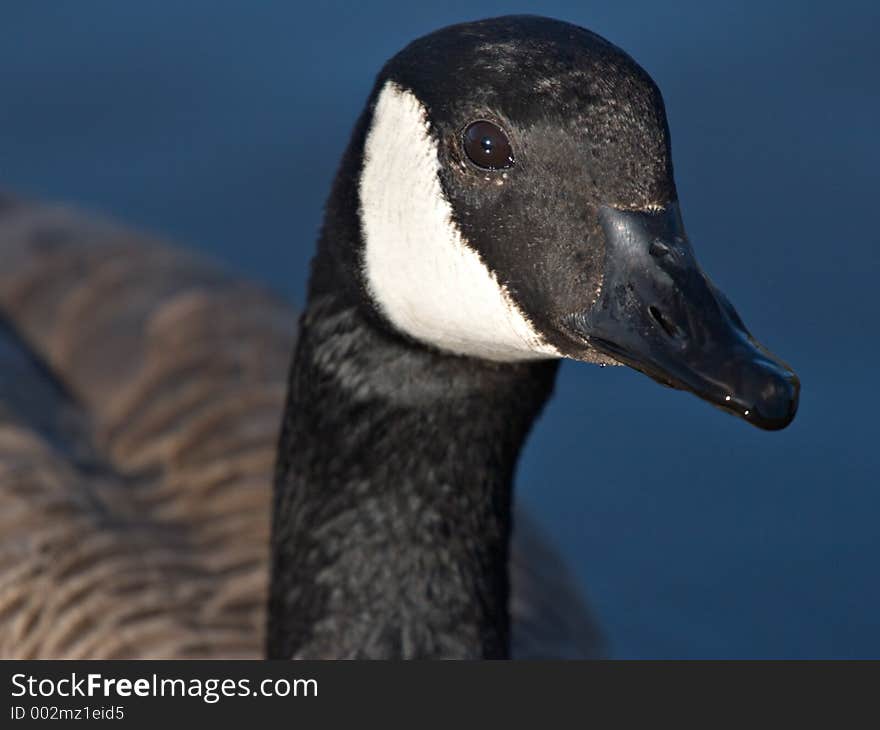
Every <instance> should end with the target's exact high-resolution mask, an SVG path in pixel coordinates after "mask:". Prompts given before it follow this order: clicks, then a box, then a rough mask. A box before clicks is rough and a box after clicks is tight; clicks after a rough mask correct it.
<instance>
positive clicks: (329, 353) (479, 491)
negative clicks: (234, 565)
mask: <svg viewBox="0 0 880 730" xmlns="http://www.w3.org/2000/svg"><path fill="white" fill-rule="evenodd" d="M313 295H314V290H313ZM341 298H342V297H334V296H331V295H326V294H325V295H321V296H317V297H316V296H312V299H311V302H310V304H309V307H308V309H307V311H306V313H305V314H304V316H303V321H302V327H301V330H300V339H299V342H298V345H297V350H296V354H295V357H294V363H293V368H292V371H291V378H290V391H289V396H288V403H287V408H286V412H285V418H284V425H283V432H282V437H281V443H280V450H279V462H278V469H277V473H276V483H275V504H274V508H275V511H274V530H273V566H272V586H271V599H270V609H269V632H268V652H269V656H270V658H290V657H308V658H320V657H325V658H330V657H360V658H367V657H374V658H428V657H462V658H464V657H470V658H477V657H487V658H488V657H496V658H501V657H506V656H507V655H508V651H509V619H508V611H507V603H508V592H509V591H508V574H507V562H508V542H509V534H510V519H511V517H510V513H511V481H512V476H513V471H514V467H515V464H516V460H517V456H518V454H519V451H520V448H521V447H522V444H523V441H524V439H525V437H526V435H527V433H528V430H529V427H530V426H531V424H532V422H533V421H534V419H535V417H536V416H537V414H538V412H539V411H540V409H541V407H542V406H543V404H544V402H545V401H546V399H547V398H548V397H549V395H550V392H551V390H552V387H553V381H554V378H555V373H556V363H555V362H541V363H537V364H535V363H532V364H515V365H494V364H489V363H481V362H478V361H474V360H468V359H464V358H457V357H450V356H445V355H441V354H439V353H436V352H432V351H430V350H428V349H427V348H423V347H421V346H419V345H416V344H413V343H407V342H405V341H403V340H402V339H400V338H398V337H397V336H396V335H394V334H391V333H389V332H387V331H384V330H383V329H382V328H381V327H377V326H376V325H375V323H373V322H372V321H370V318H369V317H364V316H363V315H362V314H360V308H359V307H358V306H357V305H356V304H344V303H342V302H341V301H340V299H341Z"/></svg>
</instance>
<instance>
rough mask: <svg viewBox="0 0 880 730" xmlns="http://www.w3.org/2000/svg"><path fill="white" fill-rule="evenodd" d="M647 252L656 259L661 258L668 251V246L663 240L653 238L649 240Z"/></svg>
mask: <svg viewBox="0 0 880 730" xmlns="http://www.w3.org/2000/svg"><path fill="white" fill-rule="evenodd" d="M648 253H649V254H651V256H653V257H654V258H656V259H659V258H663V257H664V256H666V254H668V253H669V246H667V245H666V244H665V243H663V241H661V240H659V239H655V240H653V241H651V247H650V248H649V249H648Z"/></svg>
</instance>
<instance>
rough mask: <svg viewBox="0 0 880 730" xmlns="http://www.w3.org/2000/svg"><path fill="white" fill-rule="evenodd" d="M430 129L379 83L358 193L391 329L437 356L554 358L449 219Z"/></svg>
mask: <svg viewBox="0 0 880 730" xmlns="http://www.w3.org/2000/svg"><path fill="white" fill-rule="evenodd" d="M429 128H430V122H429V121H428V118H427V114H426V111H425V108H424V107H423V106H422V104H421V103H420V102H419V100H418V99H417V98H416V97H415V96H414V95H413V94H412V93H411V92H409V91H407V90H405V89H402V88H400V87H399V86H397V85H396V84H394V83H393V82H391V81H389V82H388V83H386V84H385V86H384V88H383V89H382V91H381V92H380V94H379V98H378V100H377V102H376V109H375V112H374V114H373V121H372V125H371V127H370V131H369V134H368V135H367V140H366V146H365V151H364V166H363V170H362V173H361V179H360V189H359V192H360V215H361V228H362V234H363V237H364V261H363V266H364V272H365V274H366V281H367V286H368V289H369V292H370V295H371V296H372V297H373V299H374V301H375V302H376V303H377V304H378V305H379V307H380V309H381V310H382V312H383V313H384V314H385V316H386V317H387V318H388V319H389V320H390V321H391V322H392V323H393V324H394V325H395V326H396V327H397V328H398V329H400V330H401V331H402V332H405V333H406V334H408V335H410V336H411V337H414V338H416V339H418V340H421V341H422V342H426V343H429V344H431V345H434V346H435V347H439V348H441V349H443V350H447V351H450V352H454V353H456V354H459V355H470V356H472V357H480V358H484V359H488V360H496V361H515V360H530V359H539V358H550V357H559V356H560V353H559V352H558V351H557V350H556V348H554V347H552V346H551V345H549V344H548V343H547V342H545V340H544V338H543V337H542V336H541V335H540V334H539V333H538V332H537V331H535V329H534V327H533V326H532V324H531V322H529V320H528V319H527V318H526V316H525V315H524V314H523V312H522V311H521V310H520V309H519V307H518V306H517V305H516V303H515V302H514V301H513V299H512V298H511V297H510V294H509V293H508V292H507V291H506V289H505V288H504V287H503V286H502V285H501V284H499V282H498V280H497V278H496V277H495V275H494V274H493V273H492V272H491V271H489V269H488V268H487V267H486V265H485V264H484V263H483V261H482V260H481V258H480V256H479V254H478V253H477V252H476V251H474V250H473V249H471V248H470V247H469V246H468V245H467V242H466V241H465V240H464V238H463V237H462V235H461V233H460V231H459V230H458V228H457V226H456V225H455V223H454V222H453V219H452V209H451V207H450V205H449V201H447V200H446V197H445V196H444V194H443V190H442V188H441V186H440V180H439V177H438V173H439V170H440V162H439V159H438V155H437V152H438V150H437V143H436V142H435V140H434V139H433V138H432V137H431V135H430V133H429ZM524 265H525V263H524Z"/></svg>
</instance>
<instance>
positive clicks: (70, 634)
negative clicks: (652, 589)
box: [0, 16, 799, 658]
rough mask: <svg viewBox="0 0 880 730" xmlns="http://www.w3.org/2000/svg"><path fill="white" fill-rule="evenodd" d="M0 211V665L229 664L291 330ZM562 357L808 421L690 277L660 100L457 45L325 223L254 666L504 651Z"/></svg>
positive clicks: (574, 69)
mask: <svg viewBox="0 0 880 730" xmlns="http://www.w3.org/2000/svg"><path fill="white" fill-rule="evenodd" d="M5 208H6V210H5V211H4V212H2V213H0V215H2V216H3V217H4V218H5V219H6V221H7V222H6V223H5V224H4V232H3V233H2V234H0V236H2V238H0V242H2V243H0V245H2V247H3V256H4V262H6V261H9V262H10V263H9V264H8V265H7V264H6V263H4V267H3V271H2V273H0V305H2V307H3V311H4V312H5V315H6V317H7V319H8V323H7V329H8V330H9V331H8V332H7V339H8V340H9V342H11V343H12V344H11V345H9V346H8V347H7V350H8V351H9V352H10V353H13V354H12V355H10V360H11V361H13V362H14V363H16V368H17V371H21V372H22V373H23V375H22V378H31V379H32V381H33V383H34V385H32V387H33V388H34V389H35V390H37V391H39V402H40V403H41V404H43V405H42V407H41V408H40V409H38V411H37V412H36V413H35V412H34V409H33V408H30V407H28V406H27V405H22V404H21V403H20V402H19V401H20V398H17V396H18V394H20V392H21V391H20V390H19V389H18V388H16V387H15V386H14V385H13V387H12V388H11V389H10V390H9V393H8V395H7V393H3V395H4V397H6V398H7V400H8V402H9V404H11V405H8V406H7V411H8V414H9V415H7V417H6V418H7V421H8V422H9V425H7V426H6V427H5V428H3V429H2V430H0V489H2V490H4V492H5V494H8V495H10V496H9V497H5V498H6V499H7V501H9V502H10V503H11V505H12V507H11V508H10V509H4V510H3V513H2V514H3V517H2V518H0V519H2V520H3V527H2V529H3V532H2V535H3V541H4V546H3V547H4V549H3V561H4V563H3V565H2V573H0V580H2V592H0V618H2V621H3V628H4V630H3V635H4V636H3V639H2V641H3V642H4V647H7V651H18V649H17V648H16V649H10V648H9V647H18V646H24V647H25V649H24V650H23V651H21V653H23V654H26V655H33V654H38V653H44V654H65V655H77V656H79V655H95V654H100V655H103V656H108V655H112V656H120V655H131V654H132V653H134V652H138V653H139V655H143V656H147V655H151V656H164V655H176V656H179V655H199V654H209V653H215V654H236V653H238V654H248V653H249V652H251V651H252V647H253V641H254V637H256V636H259V635H260V630H259V627H258V624H259V622H260V621H261V620H262V611H260V610H259V608H257V609H255V608H254V597H255V596H260V595H261V590H262V583H261V580H262V578H261V576H262V575H263V573H262V572H261V570H260V567H259V566H261V565H262V564H263V561H264V557H263V550H264V539H265V537H266V535H267V533H266V530H267V526H268V525H267V518H268V514H267V510H266V508H265V501H264V495H263V489H262V488H263V487H264V486H265V480H266V469H267V465H268V464H269V463H271V461H272V459H273V452H274V448H273V447H274V446H275V442H274V440H273V434H274V427H273V426H271V425H268V424H270V423H271V418H270V417H268V416H267V415H266V414H267V413H270V412H276V411H274V410H273V409H275V408H277V403H278V397H279V392H280V388H279V380H278V379H277V373H278V372H279V370H278V369H279V367H283V365H281V363H282V362H284V361H285V360H286V359H287V358H288V357H289V347H290V340H289V338H288V337H286V336H285V332H286V331H287V329H289V326H290V325H289V321H288V317H289V314H288V312H287V310H286V308H284V307H283V306H282V305H281V304H280V303H278V302H276V301H274V300H273V299H271V298H270V297H268V296H267V295H265V294H264V293H262V292H260V291H258V290H256V289H254V288H253V287H249V286H247V285H241V284H235V283H233V282H231V281H230V280H229V278H228V277H226V276H224V275H223V274H221V273H219V272H217V271H216V270H213V269H210V268H209V267H206V266H204V265H203V264H201V263H199V262H196V261H194V260H193V258H192V257H189V256H186V255H185V254H182V253H180V252H176V251H173V250H171V249H167V248H163V247H155V246H153V247H147V246H143V245H142V243H141V242H138V241H132V240H130V237H129V236H127V235H126V236H123V234H121V233H120V232H119V231H118V230H117V229H114V228H113V227H112V226H108V225H106V224H97V223H86V222H84V221H81V220H79V219H76V218H74V217H72V214H71V213H69V212H66V211H63V210H58V209H45V208H40V207H36V208H34V207H32V206H27V205H19V204H16V203H15V202H14V201H10V202H7V203H6V205H5ZM19 337H20V338H22V339H23V340H24V342H25V343H26V346H24V345H22V344H21V343H20V342H19V341H18V338H19ZM34 353H36V354H37V357H39V358H42V359H43V360H45V362H46V364H47V367H48V368H49V369H51V373H52V375H54V376H56V377H52V376H51V375H50V373H48V372H47V371H45V370H43V369H41V364H40V363H39V362H37V361H36V360H34V359H33V358H34ZM561 357H568V358H572V359H576V360H581V361H585V362H593V363H600V364H615V363H623V364H626V365H629V366H631V367H635V368H637V369H639V370H641V371H643V372H645V373H646V374H648V375H650V376H651V377H653V378H654V379H656V380H658V381H660V382H661V383H664V384H666V385H670V386H672V387H677V388H682V389H686V390H690V391H692V392H694V393H696V394H697V395H698V396H700V397H701V398H703V399H705V400H707V401H709V402H710V403H713V404H714V405H716V406H718V407H719V408H722V409H724V410H727V411H729V412H731V413H734V414H736V415H738V416H740V417H742V418H745V419H746V420H748V421H749V422H751V423H753V424H755V425H757V426H759V427H762V428H767V429H776V428H783V427H785V426H786V425H787V424H788V423H789V422H790V421H791V420H792V418H793V417H794V414H795V410H796V406H797V398H798V389H799V385H798V381H797V379H796V377H795V376H794V374H793V373H792V372H791V371H790V369H789V368H788V367H787V366H786V365H784V364H783V363H781V362H780V361H778V360H776V359H775V358H774V357H773V356H771V355H770V354H769V353H768V352H767V351H766V350H765V349H764V348H762V347H761V346H760V345H758V344H757V343H756V342H755V341H754V340H753V339H752V338H751V336H750V335H749V333H748V332H747V330H746V328H745V326H744V324H743V323H742V321H741V320H740V319H739V317H738V316H737V315H736V313H735V311H734V310H733V308H732V306H731V305H730V304H729V302H728V301H727V300H726V299H725V298H724V297H723V295H722V294H721V293H720V292H719V291H718V290H717V289H716V288H715V287H714V286H713V285H712V284H711V283H710V282H709V280H708V279H707V278H706V277H705V275H704V274H703V273H702V271H701V270H700V268H699V267H698V265H697V264H696V261H695V260H694V257H693V253H692V250H691V248H690V244H689V243H688V241H687V237H686V235H685V233H684V229H683V226H682V222H681V216H680V213H679V209H678V203H677V197H676V193H675V185H674V182H673V178H672V166H671V159H670V149H669V139H668V132H667V128H666V120H665V113H664V109H663V103H662V99H661V97H660V93H659V91H658V90H657V88H656V86H655V85H654V83H653V82H652V81H651V79H650V77H648V75H647V74H646V73H645V72H644V71H643V70H642V69H641V68H640V67H639V66H638V65H637V64H636V63H635V62H634V61H633V60H632V59H630V58H629V57H628V56H627V55H626V54H624V53H623V52H622V51H620V50H619V49H617V48H616V47H614V46H613V45H611V44H610V43H608V42H607V41H604V40H603V39H601V38H599V37H598V36H596V35H594V34H592V33H590V32H589V31H586V30H583V29H581V28H577V27H575V26H572V25H568V24H566V23H561V22H558V21H553V20H548V19H543V18H537V17H521V16H516V17H506V18H497V19H492V20H487V21H480V22H477V23H469V24H463V25H459V26H452V27H449V28H445V29H442V30H440V31H437V32H435V33H433V34H430V35H428V36H425V37H424V38H421V39H419V40H417V41H415V42H413V43H412V44H410V45H409V46H408V47H407V48H405V49H404V50H403V51H401V52H400V53H399V54H398V55H396V56H395V57H394V58H392V59H391V61H389V62H388V64H387V65H386V66H385V68H384V69H383V70H382V71H381V73H380V74H379V77H378V79H377V82H376V85H375V88H374V90H373V92H372V94H371V95H370V98H369V101H368V103H367V106H366V109H365V111H364V113H363V114H362V116H361V118H360V120H359V121H358V123H357V125H356V127H355V131H354V134H353V136H352V140H351V142H350V144H349V147H348V149H347V151H346V153H345V155H344V157H343V161H342V165H341V167H340V170H339V173H338V175H337V177H336V180H335V182H334V185H333V188H332V191H331V193H330V198H329V200H328V204H327V208H326V215H325V222H324V226H323V229H322V232H321V235H320V239H319V244H318V252H317V255H316V257H315V260H314V263H313V269H312V275H311V279H310V284H309V293H308V300H307V304H306V307H305V310H304V312H303V315H302V318H301V322H300V330H299V335H298V340H297V344H296V347H295V351H294V355H293V364H292V367H291V369H290V377H289V383H288V389H287V392H288V396H287V401H286V405H285V407H284V417H283V426H282V434H281V438H280V442H279V443H278V449H277V466H276V470H275V496H274V503H273V509H272V514H273V525H272V531H271V532H272V535H271V545H272V547H271V560H272V563H271V571H270V572H271V586H270V597H269V609H268V632H267V638H266V646H267V653H268V656H270V657H272V658H280V657H284V658H289V657H375V658H383V657H406V658H415V657H506V656H508V655H509V654H510V650H511V626H510V616H509V608H510V606H511V605H512V606H513V607H514V608H516V607H517V605H518V604H517V601H518V600H519V596H517V595H516V594H515V595H514V600H513V602H512V603H511V601H510V586H509V576H508V567H509V538H510V534H511V522H512V519H511V501H512V499H511V491H512V489H511V486H512V478H513V472H514V468H515V464H516V459H517V456H518V453H519V450H520V448H521V446H522V444H523V441H524V439H525V437H526V435H527V433H528V431H529V428H530V427H531V424H532V423H533V421H534V419H535V417H536V416H537V414H538V413H539V411H540V409H541V408H542V406H543V404H544V403H545V401H546V400H547V398H548V397H549V396H550V393H551V391H552V388H553V382H554V379H555V375H556V370H557V365H558V360H559V358H561ZM58 376H60V377H58ZM59 379H61V380H63V382H64V384H65V385H66V386H67V388H62V387H61V385H60V384H59V383H58V382H57V381H58V380H59ZM22 382H25V381H24V380H22ZM68 389H69V392H68ZM74 398H76V399H78V401H79V402H80V403H81V404H82V405H83V406H84V407H81V408H77V407H75V405H74V403H75V401H74ZM514 534H516V533H514ZM254 535H259V536H260V538H259V539H253V536H254ZM10 536H14V538H13V537H10ZM242 536H247V541H248V544H247V545H245V544H244V543H245V542H246V541H245V540H243V538H242ZM233 544H235V545H236V550H234V551H233V550H224V549H221V547H223V546H227V545H233ZM239 545H241V547H240V548H239ZM255 566H256V567H255ZM532 575H533V576H535V575H538V574H537V573H534V572H533V573H532ZM218 576H220V577H222V579H221V578H218ZM230 576H232V577H234V579H230ZM540 577H541V578H543V577H544V576H540ZM223 579H225V580H223ZM28 581H31V585H33V586H34V588H33V590H29V591H28V592H26V593H25V592H23V591H22V590H21V588H20V586H21V585H25V584H27V582H28ZM40 581H42V583H40ZM218 586H219V587H218ZM550 587H551V588H552V587H553V586H552V585H551V586H550ZM514 588H516V584H514ZM539 598H541V599H543V600H545V601H546V602H547V603H551V602H552V601H553V600H554V599H553V597H552V595H551V590H549V589H548V590H546V591H545V592H544V593H543V595H541V596H539ZM524 600H525V601H528V600H531V599H530V598H529V597H526V598H525V599H524ZM566 600H569V601H571V602H572V604H573V605H577V601H576V598H572V597H571V596H569V597H568V598H567V599H566ZM581 615H582V614H581ZM570 626H573V627H575V628H574V629H573V630H571V631H570V632H569V635H570V636H579V637H587V638H586V641H585V644H589V642H590V641H591V640H592V632H591V629H589V624H588V622H587V621H586V620H585V619H583V620H580V621H578V620H576V621H575V622H574V623H573V624H570ZM169 627H170V630H169ZM578 627H580V628H578ZM105 629H106V630H105ZM107 631H109V633H108V632H107ZM514 635H515V636H516V632H514ZM559 635H561V634H559ZM45 636H50V637H51V638H50V639H49V640H46V639H45V638H44V637H45ZM10 637H12V638H10ZM557 638H558V636H557ZM17 641H18V642H20V643H18V644H17V643H16V642H17ZM27 642H30V644H28V643H27ZM576 643H577V639H575V640H573V644H576ZM99 647H100V648H99ZM572 653H576V652H572Z"/></svg>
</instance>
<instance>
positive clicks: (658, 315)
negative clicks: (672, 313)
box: [648, 304, 678, 338]
mask: <svg viewBox="0 0 880 730" xmlns="http://www.w3.org/2000/svg"><path fill="white" fill-rule="evenodd" d="M648 312H650V314H651V318H652V319H653V320H654V321H655V322H656V323H657V324H659V325H660V327H661V328H662V329H663V331H664V332H665V333H666V334H667V335H669V336H670V337H672V338H675V337H678V327H676V326H675V325H674V324H673V323H672V322H670V321H669V320H668V319H667V318H666V317H664V316H663V312H661V311H660V310H659V309H657V307H655V306H654V305H653V304H652V305H651V306H650V307H648Z"/></svg>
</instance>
